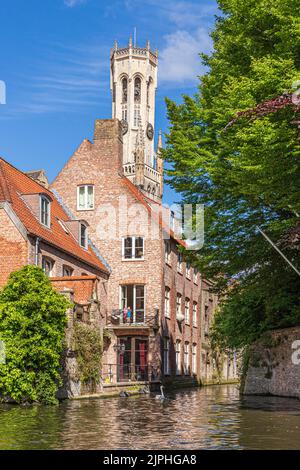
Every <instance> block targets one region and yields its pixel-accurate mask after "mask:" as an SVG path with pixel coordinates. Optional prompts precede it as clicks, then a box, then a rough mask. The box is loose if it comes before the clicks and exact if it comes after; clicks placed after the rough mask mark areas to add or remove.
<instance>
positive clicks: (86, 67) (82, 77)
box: [5, 44, 109, 118]
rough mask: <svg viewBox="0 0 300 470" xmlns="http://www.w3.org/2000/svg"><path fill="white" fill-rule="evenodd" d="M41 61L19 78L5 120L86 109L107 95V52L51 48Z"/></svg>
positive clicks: (66, 47)
mask: <svg viewBox="0 0 300 470" xmlns="http://www.w3.org/2000/svg"><path fill="white" fill-rule="evenodd" d="M48 47H49V50H48V51H45V50H43V53H44V56H45V57H47V60H46V61H45V60H44V59H42V60H40V61H36V63H33V64H32V67H31V70H30V72H29V73H28V74H26V75H24V76H19V77H18V80H19V82H20V83H19V86H18V96H15V103H14V104H12V105H11V106H7V112H6V114H5V117H6V118H7V117H14V118H15V117H18V116H22V115H23V114H44V113H49V112H66V111H75V110H84V109H89V108H90V107H92V106H95V103H98V104H99V99H101V96H103V97H104V96H105V92H106V93H109V61H108V60H107V48H106V47H101V46H100V47H99V46H98V47H95V46H93V45H91V46H89V45H88V46H87V47H83V46H81V47H68V46H65V45H60V44H51V46H48Z"/></svg>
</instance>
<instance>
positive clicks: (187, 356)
mask: <svg viewBox="0 0 300 470" xmlns="http://www.w3.org/2000/svg"><path fill="white" fill-rule="evenodd" d="M189 371H190V343H188V342H186V343H184V373H185V375H188V374H189Z"/></svg>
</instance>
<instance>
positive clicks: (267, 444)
mask: <svg viewBox="0 0 300 470" xmlns="http://www.w3.org/2000/svg"><path fill="white" fill-rule="evenodd" d="M168 396H169V399H168V400H167V401H165V402H162V403H161V402H158V401H157V400H155V399H154V398H153V397H150V396H145V395H142V396H136V397H129V398H111V399H105V400H100V399H89V400H76V401H68V402H67V401H66V402H64V403H62V404H61V405H60V406H57V407H46V406H32V407H14V406H8V405H6V406H0V433H1V434H0V449H243V448H244V449H280V448H281V449H297V448H300V401H298V400H287V399H279V398H271V397H270V398H269V397H249V398H243V399H242V400H240V397H239V392H238V388H237V387H236V386H233V385H231V386H215V387H206V388H202V389H196V390H195V389H193V390H185V391H180V392H176V393H169V394H168Z"/></svg>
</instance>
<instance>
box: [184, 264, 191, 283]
mask: <svg viewBox="0 0 300 470" xmlns="http://www.w3.org/2000/svg"><path fill="white" fill-rule="evenodd" d="M185 275H186V277H187V278H188V279H191V264H190V263H189V262H188V261H187V262H186V266H185Z"/></svg>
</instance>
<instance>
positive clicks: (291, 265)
mask: <svg viewBox="0 0 300 470" xmlns="http://www.w3.org/2000/svg"><path fill="white" fill-rule="evenodd" d="M256 228H257V230H258V231H259V232H260V233H261V234H262V236H263V237H265V239H266V240H267V241H268V242H269V243H270V245H272V247H273V248H275V250H276V251H277V252H278V253H279V254H280V256H282V258H283V259H284V260H285V261H286V262H287V263H288V264H289V265H290V267H291V268H292V269H293V270H294V271H295V272H296V273H297V274H298V276H300V272H299V271H298V269H297V268H296V267H295V266H294V265H293V263H291V262H290V260H289V259H287V257H286V256H285V255H284V254H283V253H282V251H280V249H279V248H278V246H276V245H275V243H273V242H272V240H270V238H269V237H268V236H267V235H266V234H265V232H263V231H262V229H260V228H259V227H256Z"/></svg>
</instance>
